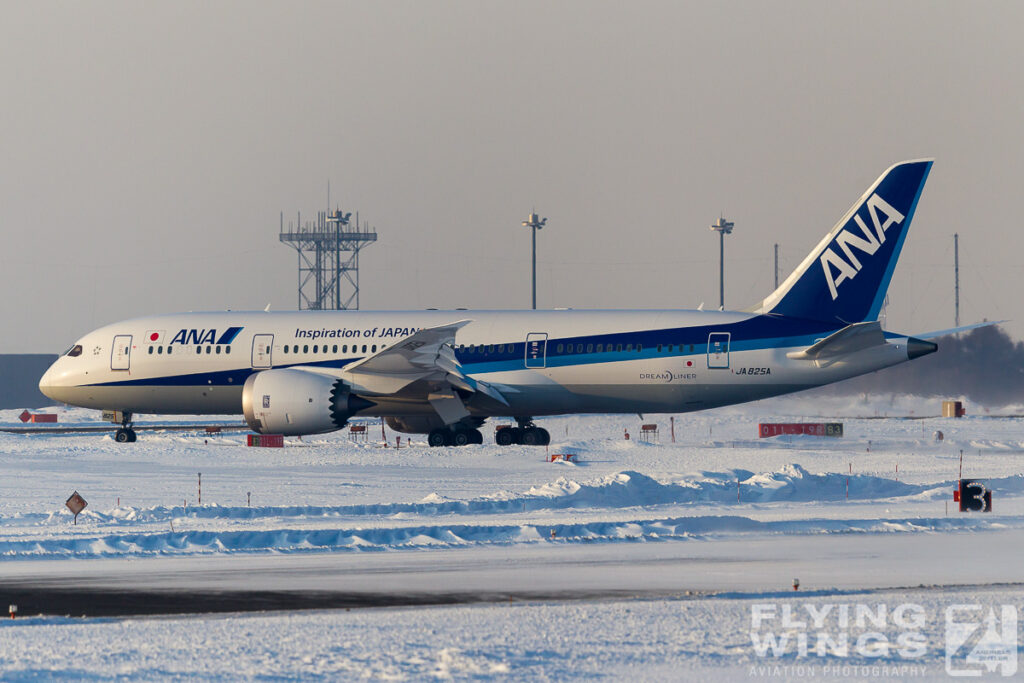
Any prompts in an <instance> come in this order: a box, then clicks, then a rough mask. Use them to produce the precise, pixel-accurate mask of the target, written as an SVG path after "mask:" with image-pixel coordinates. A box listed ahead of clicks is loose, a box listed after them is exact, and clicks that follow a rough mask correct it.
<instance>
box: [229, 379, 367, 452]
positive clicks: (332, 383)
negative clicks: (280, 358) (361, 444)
mask: <svg viewBox="0 0 1024 683" xmlns="http://www.w3.org/2000/svg"><path fill="white" fill-rule="evenodd" d="M372 405H374V404H373V403H371V402H370V401H367V400H366V399H364V398H360V397H359V396H354V395H353V394H352V393H351V392H350V391H349V387H348V385H347V384H345V383H344V382H343V381H341V380H340V379H337V378H336V377H330V376H329V375H321V374H318V373H315V372H308V371H305V370H293V369H287V368H282V369H280V370H264V371H263V372H257V373H254V374H252V375H249V378H248V379H247V380H245V386H244V387H243V388H242V412H243V413H244V414H245V421H246V422H247V423H249V427H250V428H251V429H252V430H253V431H254V432H258V433H260V434H284V435H286V436H296V435H302V434H321V433H323V432H333V431H335V430H337V429H341V428H342V427H344V426H345V423H346V422H347V421H348V419H349V418H350V417H352V416H353V415H355V413H356V412H357V411H359V410H362V409H364V408H369V407H370V406H372Z"/></svg>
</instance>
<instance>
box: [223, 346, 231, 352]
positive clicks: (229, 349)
mask: <svg viewBox="0 0 1024 683" xmlns="http://www.w3.org/2000/svg"><path fill="white" fill-rule="evenodd" d="M224 353H231V345H230V344H228V345H227V346H225V347H224Z"/></svg>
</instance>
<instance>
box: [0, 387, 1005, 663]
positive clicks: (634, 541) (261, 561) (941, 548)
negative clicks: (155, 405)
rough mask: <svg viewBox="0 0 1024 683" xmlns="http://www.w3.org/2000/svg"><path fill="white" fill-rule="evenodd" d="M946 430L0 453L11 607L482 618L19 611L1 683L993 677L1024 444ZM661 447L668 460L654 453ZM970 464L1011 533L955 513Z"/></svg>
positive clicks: (900, 407) (614, 426) (840, 416)
mask: <svg viewBox="0 0 1024 683" xmlns="http://www.w3.org/2000/svg"><path fill="white" fill-rule="evenodd" d="M940 407H941V406H940V402H939V401H938V400H931V399H918V398H913V397H896V398H892V399H890V398H889V397H885V399H883V400H877V399H875V400H868V399H864V398H822V397H820V396H797V397H791V398H787V399H775V400H772V401H764V402H759V403H755V404H750V405H746V406H738V407H733V408H727V409H720V410H716V411H709V412H705V413H697V414H689V415H677V416H675V420H674V421H675V425H674V430H675V441H674V442H673V441H672V437H671V427H670V421H669V416H661V415H659V416H645V417H644V419H643V420H641V418H640V417H638V416H607V417H606V416H597V417H566V418H553V419H548V420H543V421H542V422H541V424H542V425H543V426H544V427H546V428H547V429H548V430H549V431H550V432H551V434H552V445H551V446H550V447H548V448H547V449H545V448H537V447H533V448H530V447H515V446H514V447H507V448H500V447H497V446H494V445H484V446H479V447H464V448H441V449H431V448H428V447H427V446H426V444H425V443H424V442H423V440H422V439H414V440H413V443H412V445H411V447H406V446H407V438H406V437H405V436H404V435H403V437H402V446H403V447H402V448H401V449H395V448H394V444H395V437H396V434H395V433H394V432H392V431H391V430H386V437H387V440H388V442H389V444H390V447H388V448H384V447H383V445H382V442H383V439H382V437H381V427H380V425H379V423H368V424H369V429H368V432H369V435H370V436H369V439H368V440H367V442H365V443H357V442H352V441H351V440H350V438H349V435H348V432H347V431H346V432H339V433H336V434H329V435H324V436H316V437H307V438H304V439H302V440H298V439H287V440H286V446H285V448H282V449H272V448H248V447H246V445H245V433H244V432H223V433H221V434H214V435H207V434H205V433H203V432H196V431H154V430H144V431H140V432H139V440H138V442H137V443H135V444H117V443H115V442H114V441H113V440H112V438H111V436H110V435H109V434H96V433H88V434H82V433H79V434H17V433H0V600H2V599H3V598H9V602H17V599H18V598H17V595H16V594H15V593H14V592H13V591H12V589H11V586H15V585H20V583H24V582H27V581H32V580H42V579H44V578H46V579H48V580H53V581H60V582H69V581H71V582H72V583H73V580H74V579H75V578H76V577H78V578H79V579H81V577H88V581H89V582H90V585H94V586H95V585H100V584H103V585H107V586H121V587H124V588H125V589H140V588H151V589H152V588H157V589H167V590H169V589H171V588H177V589H180V590H206V589H210V588H211V587H216V588H217V589H218V590H220V589H225V586H227V589H236V590H243V589H252V590H257V589H259V590H266V589H280V590H296V591H298V590H339V591H341V590H344V591H368V592H375V593H379V592H381V591H387V590H394V591H395V592H397V593H402V592H403V591H411V590H413V589H415V590H416V591H419V592H420V593H423V592H426V593H430V592H431V591H433V592H435V593H438V594H441V593H444V594H457V593H463V594H466V593H473V592H475V593H479V594H480V595H487V596H490V597H489V598H487V599H488V600H490V602H484V603H481V604H459V605H442V606H433V607H389V608H372V609H359V610H352V611H344V610H325V611H314V612H283V613H282V612H268V613H245V614H229V615H213V616H210V615H207V616H188V617H173V618H172V617H160V618H142V617H123V618H120V617H119V618H98V617H92V618H89V617H86V618H82V617H80V616H75V617H66V616H64V615H61V614H54V613H48V614H45V615H40V616H34V615H35V614H37V613H38V612H39V610H35V611H33V610H32V608H31V606H30V605H21V606H20V610H21V611H20V618H19V619H17V620H13V621H11V620H7V621H4V622H2V624H0V629H2V630H0V643H2V645H0V678H15V679H17V678H49V677H52V676H55V675H60V676H75V677H80V678H86V679H98V680H106V679H111V678H118V677H124V676H131V677H141V678H147V679H148V678H165V677H166V678H193V677H205V678H215V679H236V678H251V677H259V676H266V677H274V678H285V679H290V678H299V677H301V678H306V677H322V678H328V679H334V678H339V677H341V678H360V677H382V678H399V679H401V678H407V679H422V678H431V677H436V678H444V677H455V678H465V677H469V678H480V677H484V678H489V677H502V678H509V679H513V680H518V679H535V678H548V679H555V680H561V679H569V678H577V677H588V678H589V677H610V678H621V677H623V676H625V675H629V676H631V677H635V678H639V679H648V680H663V679H666V678H670V679H671V678H691V677H697V676H705V677H706V676H710V675H714V676H715V677H716V678H729V679H750V678H769V679H771V680H789V679H807V678H842V679H869V678H878V677H884V678H900V679H907V678H910V679H921V680H932V679H938V678H944V677H946V676H947V675H948V673H947V665H948V666H949V667H950V670H952V671H954V672H956V671H959V670H969V671H974V670H979V671H980V670H985V665H984V663H981V662H979V661H977V658H978V652H979V650H978V648H977V646H978V643H979V642H980V643H981V644H982V645H985V646H986V647H988V650H989V651H991V652H995V653H996V654H995V655H993V657H995V659H999V657H1000V656H1003V655H1000V653H1001V652H1003V650H1000V648H1003V649H1004V650H1005V648H1007V647H1010V645H1007V643H1010V640H1011V639H1010V636H1009V635H1007V634H1009V633H1010V632H1011V630H1012V636H1013V638H1012V648H1013V657H1012V659H1013V663H1014V666H1016V662H1017V659H1018V658H1019V652H1018V645H1017V643H1018V642H1020V638H1019V637H1018V631H1019V625H1018V624H1016V623H1014V624H1012V625H1011V624H1010V623H1009V612H1004V611H1003V609H1002V608H1003V606H1004V605H1006V606H1010V607H1013V608H1017V607H1020V606H1021V602H1022V597H1024V584H1019V583H1017V581H1018V579H1019V569H1018V568H1019V567H1020V566H1021V560H1022V559H1024V514H1022V513H1024V460H1022V457H1021V456H1022V454H1024V419H1022V418H1016V417H1004V416H997V415H996V414H986V413H985V412H984V411H982V414H981V415H977V416H974V415H972V416H969V417H967V418H963V419H959V420H952V419H943V418H939V417H924V416H935V415H938V414H939V413H940ZM968 407H969V408H971V406H968ZM1018 408H1019V407H1013V406H1011V407H1008V408H1006V409H1004V410H1002V411H994V412H995V413H997V414H1000V415H1013V414H1017V413H1019V412H1021V411H1020V410H1019V409H1018ZM51 411H52V412H57V413H59V415H60V423H59V424H60V425H65V426H66V425H68V424H82V425H96V424H97V422H96V419H97V417H98V416H97V414H96V413H94V412H92V411H83V410H77V409H63V408H53V409H51ZM19 412H20V411H0V426H5V427H7V426H10V427H19V426H21V423H20V422H19V421H18V420H17V413H19ZM911 417H912V418H913V419H908V418H911ZM800 421H804V422H807V421H829V422H833V421H840V422H843V423H844V427H845V435H844V436H843V437H842V438H838V439H837V438H826V437H810V436H785V437H774V438H768V439H759V438H758V436H757V435H758V430H757V424H758V422H800ZM147 422H148V423H150V424H171V423H175V422H176V423H180V424H204V423H214V422H217V423H232V424H237V423H239V422H240V418H238V417H232V416H225V417H223V418H220V419H210V418H208V417H204V418H189V417H184V418H182V417H171V418H153V419H147V420H145V421H143V422H142V425H143V426H145V424H146V423H147ZM649 422H655V423H658V425H659V427H660V434H659V438H658V441H657V442H656V443H647V442H643V441H641V440H640V438H639V437H640V425H641V423H649ZM490 427H491V425H488V429H489V428H490ZM625 431H628V432H629V433H630V436H631V438H630V439H629V440H626V439H625V438H624V432H625ZM937 431H941V432H942V433H943V437H944V438H943V439H942V440H941V441H938V440H936V432H937ZM486 436H487V437H488V438H487V440H488V441H491V439H490V438H489V437H490V434H489V432H488V433H486ZM961 451H962V453H963V474H964V477H965V478H977V479H980V480H983V481H984V482H985V483H986V485H987V486H988V487H989V488H990V489H991V490H992V491H993V499H994V501H993V502H994V506H993V507H994V511H993V512H992V513H988V514H981V513H977V514H973V515H968V514H961V513H959V512H958V511H957V509H956V507H955V505H954V503H953V501H952V491H953V488H954V484H955V482H956V480H957V478H958V472H959V467H960V459H961ZM550 453H565V454H572V455H574V456H575V457H576V459H577V460H576V462H561V461H560V462H554V463H552V462H548V461H547V455H548V454H550ZM199 473H201V474H202V502H201V503H200V501H199V490H198V488H199ZM75 490H77V491H78V492H79V493H80V494H81V495H82V496H83V497H84V498H85V499H86V500H87V501H88V503H89V506H88V508H87V509H86V510H85V511H84V512H83V513H82V514H81V515H80V516H79V518H78V523H77V525H74V524H72V516H71V514H70V513H69V512H68V510H67V509H66V508H65V507H64V501H65V500H66V499H67V498H68V496H69V495H70V494H71V492H72V491H75ZM794 578H800V580H801V584H802V585H801V590H800V591H799V592H797V593H794V592H793V590H792V588H791V587H790V584H791V583H792V580H793V579H794ZM81 580H82V581H85V579H81ZM19 582H20V583H19ZM154 582H155V583H156V584H158V585H147V584H148V583H154ZM83 585H84V584H83ZM561 593H564V596H565V597H564V599H558V598H557V597H556V596H558V595H559V594H561ZM494 595H502V596H505V595H507V596H508V597H510V598H512V599H511V600H510V601H495V600H494ZM538 595H542V596H543V597H541V598H538V597H536V596H538ZM531 596H532V597H531ZM583 598H586V599H583ZM975 604H977V605H980V606H981V607H979V608H977V609H974V608H970V609H965V610H961V611H959V612H957V611H956V610H954V612H953V613H952V616H951V615H950V614H949V613H948V612H949V610H950V609H953V608H954V607H955V606H957V605H975ZM901 606H902V609H900V608H901ZM989 608H992V610H993V612H992V615H993V616H992V618H991V619H989V613H988V611H987V610H988V609H989ZM808 610H809V611H808ZM858 610H860V613H861V614H860V616H861V617H863V618H861V619H860V621H859V622H858V620H857V619H856V618H855V616H856V614H857V613H858ZM844 611H845V612H849V615H850V616H849V619H848V620H846V621H840V618H839V616H837V615H840V614H842V613H843V612H844ZM868 612H870V615H872V616H871V617H870V618H869V616H866V615H867V613H868ZM823 614H827V615H828V616H827V617H824V616H822V615H823ZM793 615H797V616H793ZM799 615H802V620H801V618H800V617H799ZM809 615H810V616H809ZM786 616H788V617H791V618H788V619H784V618H783V617H786ZM816 619H817V620H816ZM950 619H953V621H950ZM957 619H959V621H957ZM986 619H987V621H986ZM954 622H956V623H957V624H959V623H961V622H965V623H967V624H968V625H970V624H973V623H975V622H977V623H979V624H981V623H984V624H988V626H987V630H986V628H982V627H979V628H976V629H973V630H972V629H971V628H967V627H962V628H961V627H960V626H950V624H953V623H954ZM801 624H803V625H801ZM1011 626H1012V629H1011ZM957 628H959V629H960V630H959V631H957ZM951 632H952V633H953V636H952V638H953V640H952V641H950V637H951V636H950V634H951ZM967 632H970V633H971V634H973V635H971V636H970V638H969V639H968V641H965V642H967V645H966V646H962V647H959V649H957V647H955V646H956V645H957V644H958V641H957V638H959V636H957V635H956V634H957V633H967ZM801 634H802V635H801ZM822 634H824V635H822ZM992 634H999V635H1001V636H1004V637H1003V639H1002V640H998V641H997V640H994V636H993V635H992ZM783 637H787V638H789V640H787V641H785V643H784V644H783V645H780V644H779V643H780V642H781V641H780V640H779V639H780V638H783ZM822 637H824V638H825V641H824V645H823V647H824V650H823V651H822V652H821V653H820V654H819V652H818V651H817V650H816V647H818V646H819V645H820V642H819V641H820V639H821V638H822ZM766 638H771V639H773V640H772V643H774V646H772V645H765V643H766V642H767V641H766V640H765V639H766ZM844 638H846V639H847V640H848V642H847V643H846V650H845V651H844V650H843V647H842V645H843V642H844ZM950 642H953V644H954V648H953V650H954V653H953V655H952V656H951V659H950V660H949V662H947V658H946V652H947V644H948V643H950ZM808 643H809V644H808ZM960 645H962V643H960ZM989 646H991V647H989ZM983 649H984V648H983ZM972 652H973V653H974V654H973V655H972V654H971V653H972ZM972 657H973V659H972ZM1003 660H1006V661H1008V660H1007V657H1006V656H1003ZM1003 660H1000V661H1003ZM843 667H846V668H845V669H844V668H843ZM872 667H876V668H874V669H873V668H872ZM877 667H881V668H877ZM958 667H959V668H958ZM1008 667H1009V664H1007V663H1005V662H1003V663H1001V664H999V666H998V667H996V666H995V664H993V669H994V672H995V674H997V675H998V674H999V673H1006V672H1007V671H1008V670H1009V669H1008ZM883 669H884V670H883ZM986 671H987V670H986Z"/></svg>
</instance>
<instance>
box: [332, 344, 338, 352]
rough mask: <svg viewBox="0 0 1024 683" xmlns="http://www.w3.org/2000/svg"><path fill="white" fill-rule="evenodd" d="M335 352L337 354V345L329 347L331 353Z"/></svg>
mask: <svg viewBox="0 0 1024 683" xmlns="http://www.w3.org/2000/svg"><path fill="white" fill-rule="evenodd" d="M337 352H338V345H337V344H335V345H334V346H333V347H331V353H337Z"/></svg>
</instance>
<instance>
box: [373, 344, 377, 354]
mask: <svg viewBox="0 0 1024 683" xmlns="http://www.w3.org/2000/svg"><path fill="white" fill-rule="evenodd" d="M373 352H374V353H377V345H376V344H374V345H373Z"/></svg>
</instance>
